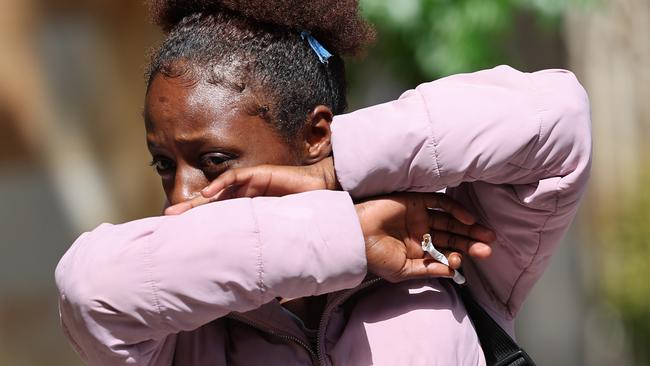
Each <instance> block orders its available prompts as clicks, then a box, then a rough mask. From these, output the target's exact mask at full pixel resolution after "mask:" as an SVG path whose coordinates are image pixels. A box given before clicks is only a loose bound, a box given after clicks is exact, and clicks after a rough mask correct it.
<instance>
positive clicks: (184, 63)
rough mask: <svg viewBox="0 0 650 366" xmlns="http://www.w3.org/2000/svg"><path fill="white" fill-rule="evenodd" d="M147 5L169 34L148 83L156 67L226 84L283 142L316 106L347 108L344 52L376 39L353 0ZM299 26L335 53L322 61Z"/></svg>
mask: <svg viewBox="0 0 650 366" xmlns="http://www.w3.org/2000/svg"><path fill="white" fill-rule="evenodd" d="M149 9H150V12H151V16H152V19H153V21H154V22H156V23H157V24H158V25H160V26H161V27H162V29H163V30H164V31H165V32H166V33H167V37H166V39H165V40H164V42H163V43H162V45H161V46H160V47H159V48H158V49H156V50H155V51H154V52H153V54H152V58H151V63H150V66H149V68H148V71H147V83H148V85H150V84H151V81H152V79H153V78H154V76H155V75H156V74H157V73H161V74H162V75H165V76H166V77H185V78H187V80H188V82H190V83H195V82H198V81H199V80H204V81H207V82H210V83H213V84H216V85H221V86H225V87H229V88H231V89H233V90H235V91H237V92H239V93H241V94H242V97H243V98H244V100H245V101H246V109H247V110H248V111H249V112H250V113H252V114H255V115H260V116H261V117H263V118H265V119H266V120H267V121H268V122H269V123H272V124H273V125H274V126H275V127H276V129H277V131H278V132H279V133H280V134H281V135H282V136H283V137H284V138H285V139H286V140H287V141H294V140H295V136H297V134H298V133H299V131H300V130H301V128H302V127H303V125H304V122H305V119H306V117H307V114H308V113H309V112H310V111H311V110H312V109H313V108H314V107H315V106H317V105H319V104H322V105H326V106H328V107H329V108H330V109H331V110H332V112H333V113H334V114H338V113H342V112H343V111H344V110H345V108H346V106H347V104H346V97H345V95H346V83H345V67H344V63H343V59H342V58H341V56H343V55H358V54H359V53H360V52H361V50H362V49H363V47H364V46H365V45H366V44H367V43H369V42H371V41H372V40H373V39H374V30H373V29H372V28H371V27H370V26H369V25H368V24H367V23H366V22H365V21H364V20H363V19H362V18H361V17H360V15H359V13H358V4H357V0H312V1H304V0H302V1H296V0H281V1H270V0H267V1H264V0H248V1H245V0H222V1H216V0H149ZM302 31H308V32H310V33H311V34H312V35H313V36H314V37H316V38H317V39H318V41H320V43H322V44H323V46H325V47H326V48H327V49H328V50H329V51H330V52H332V53H333V54H334V56H332V57H331V58H330V59H329V60H328V62H327V63H321V62H320V61H319V59H318V57H317V56H316V54H315V53H314V51H313V50H312V49H311V48H310V46H309V44H308V43H307V41H306V40H305V39H303V38H302V37H301V32H302Z"/></svg>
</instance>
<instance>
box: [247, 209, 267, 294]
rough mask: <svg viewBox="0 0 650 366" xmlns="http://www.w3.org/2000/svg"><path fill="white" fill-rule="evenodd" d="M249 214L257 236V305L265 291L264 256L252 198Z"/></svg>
mask: <svg viewBox="0 0 650 366" xmlns="http://www.w3.org/2000/svg"><path fill="white" fill-rule="evenodd" d="M251 216H252V218H253V224H254V227H255V231H254V234H255V237H256V238H257V243H256V245H255V251H256V252H257V261H256V263H255V268H256V270H257V281H256V282H257V289H258V290H259V291H260V298H259V305H260V306H261V305H262V304H264V293H265V292H266V285H265V284H264V257H263V256H262V249H263V248H262V245H263V244H262V230H261V229H260V225H259V220H258V218H257V215H256V212H255V205H254V199H251Z"/></svg>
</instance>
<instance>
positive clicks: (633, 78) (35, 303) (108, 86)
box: [0, 0, 650, 366]
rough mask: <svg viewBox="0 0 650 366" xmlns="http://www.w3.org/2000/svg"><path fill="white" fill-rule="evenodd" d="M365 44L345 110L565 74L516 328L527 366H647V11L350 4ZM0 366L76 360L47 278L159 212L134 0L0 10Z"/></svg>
mask: <svg viewBox="0 0 650 366" xmlns="http://www.w3.org/2000/svg"><path fill="white" fill-rule="evenodd" d="M361 5H362V9H363V12H364V13H365V15H366V16H367V17H368V19H370V21H371V22H373V23H374V24H375V25H376V26H377V29H378V32H379V39H378V42H377V43H376V45H374V46H373V47H372V48H371V49H370V50H369V51H368V54H367V56H366V57H365V58H364V59H362V60H350V62H349V79H350V82H351V90H350V104H351V109H356V108H359V107H363V106H367V105H371V104H375V103H378V102H384V101H388V100H391V99H394V98H396V97H397V96H399V94H400V93H401V92H402V91H404V90H406V89H409V88H411V87H413V86H415V85H417V84H418V83H420V82H424V81H429V80H433V79H436V78H439V77H442V76H445V75H448V74H451V73H458V72H470V71H475V70H478V69H481V68H488V67H493V66H495V65H498V64H503V63H505V64H510V65H512V66H514V67H517V68H519V69H521V70H525V71H534V70H538V69H542V68H569V69H571V70H572V71H574V72H575V73H576V75H577V76H578V79H579V80H580V81H581V82H582V83H583V85H584V86H585V88H586V89H587V91H588V93H589V95H590V98H591V103H592V114H593V135H594V140H595V144H594V146H595V153H594V167H593V175H592V181H591V184H590V187H589V192H588V196H587V198H586V199H585V201H584V203H583V205H582V208H581V210H580V212H579V216H578V218H577V219H576V220H575V222H574V223H573V226H572V229H571V232H570V233H569V235H568V236H567V239H566V240H565V245H563V246H562V249H561V251H560V252H559V253H558V255H556V256H555V258H554V260H553V262H552V264H551V267H550V268H549V270H548V271H547V273H546V275H545V276H544V278H543V279H542V281H541V283H539V285H538V286H537V287H536V289H535V290H534V292H533V294H532V295H531V297H530V300H529V301H528V302H527V304H526V306H525V307H524V309H523V311H522V313H521V315H520V317H519V320H518V324H517V326H518V337H519V340H520V342H521V343H522V344H523V345H524V347H525V348H526V349H527V350H528V351H529V353H530V354H531V355H532V356H533V358H534V359H535V360H536V361H537V362H538V364H539V365H595V366H599V365H624V366H625V365H650V351H649V350H650V276H648V274H647V273H646V272H645V270H646V269H648V266H647V265H646V262H647V261H649V260H650V190H649V189H648V188H650V161H649V160H648V159H647V158H646V156H647V153H648V152H649V151H650V150H649V149H650V148H648V145H647V144H646V143H645V142H644V141H645V139H646V138H648V137H650V134H649V132H650V1H649V0H574V1H571V0H494V1H491V0H400V1H395V0H393V1H391V0H361ZM0 6H1V8H0V9H1V10H0V365H12V366H14V365H30V366H31V365H80V364H81V363H80V361H79V359H78V358H77V356H76V355H75V354H74V353H73V352H72V351H71V348H70V347H69V345H68V343H67V341H66V340H65V339H64V337H63V335H62V333H61V331H60V328H59V324H58V312H57V306H56V295H55V289H54V284H53V282H54V281H53V272H54V268H55V266H56V263H57V261H58V259H59V258H60V257H61V255H62V254H63V253H64V252H65V250H66V248H67V247H68V246H69V245H70V243H72V241H73V240H74V239H75V238H76V237H77V236H78V235H79V234H80V233H81V232H83V231H86V230H89V229H92V228H93V227H95V226H96V225H98V224H99V223H101V222H105V221H108V222H114V223H116V222H123V221H127V220H133V219H137V218H141V217H145V216H152V215H156V214H158V213H159V212H160V208H161V205H162V202H163V198H162V197H163V195H162V190H161V189H160V187H159V182H158V178H157V175H156V174H155V172H154V171H153V169H151V168H150V167H148V164H147V163H148V161H149V159H150V157H149V155H148V153H147V150H146V146H145V143H144V128H143V124H142V120H141V115H140V114H141V110H142V100H143V95H144V87H145V85H144V78H143V73H144V68H145V65H146V62H147V53H148V50H149V49H150V48H151V47H152V46H153V45H155V44H156V43H157V42H160V40H161V37H162V35H161V34H160V33H159V31H158V30H157V29H156V28H155V27H154V26H152V25H150V24H149V23H148V22H147V20H146V11H145V6H144V5H143V4H142V1H132V0H131V1H127V0H120V1H117V0H83V1H82V0H47V1H44V0H1V1H0Z"/></svg>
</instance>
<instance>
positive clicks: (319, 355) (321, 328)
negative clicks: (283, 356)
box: [226, 278, 383, 366]
mask: <svg viewBox="0 0 650 366" xmlns="http://www.w3.org/2000/svg"><path fill="white" fill-rule="evenodd" d="M380 281H383V279H382V278H373V279H372V280H368V281H365V282H363V283H361V285H359V286H357V287H355V288H354V289H350V290H349V291H347V292H345V293H343V294H341V295H339V297H338V298H336V299H335V300H333V301H332V302H330V303H329V304H328V305H327V307H326V308H325V310H324V311H323V315H322V316H321V319H320V323H319V325H318V337H317V338H316V351H314V350H313V348H312V347H311V346H310V345H308V344H307V343H305V342H303V341H302V340H301V339H300V338H298V337H295V336H292V335H289V334H284V333H280V332H278V331H276V330H274V329H272V328H269V327H266V326H263V325H261V324H259V323H256V322H254V321H252V320H249V319H246V318H244V317H241V316H239V315H236V314H234V313H230V314H228V315H227V316H226V317H227V318H230V319H232V320H235V321H238V322H240V323H243V324H246V325H248V326H249V327H252V328H255V329H257V330H259V331H262V332H264V333H267V334H270V335H272V336H274V337H277V338H280V339H284V340H286V341H291V342H294V343H296V344H298V345H299V346H301V347H303V348H304V349H305V350H307V352H309V355H310V356H311V358H312V360H316V361H317V364H318V365H320V366H325V365H326V363H325V352H324V351H323V350H322V349H323V348H324V345H323V339H324V338H325V326H326V325H327V322H328V320H329V317H330V315H331V314H332V311H334V308H335V307H336V306H338V305H340V304H342V303H343V302H345V301H346V300H348V299H349V298H350V297H351V296H352V295H354V294H356V293H357V292H359V291H361V290H363V289H365V288H368V287H370V286H372V285H374V284H376V283H378V282H380Z"/></svg>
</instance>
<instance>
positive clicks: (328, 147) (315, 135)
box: [303, 105, 333, 165]
mask: <svg viewBox="0 0 650 366" xmlns="http://www.w3.org/2000/svg"><path fill="white" fill-rule="evenodd" d="M332 118H333V114H332V111H331V110H330V109H329V108H328V107H326V106H324V105H317V106H316V107H314V109H312V111H311V112H309V114H308V115H307V123H306V124H305V129H304V133H303V144H304V147H305V150H304V151H305V154H304V159H303V164H305V165H309V164H314V163H317V162H319V161H321V160H323V159H325V158H326V157H328V156H330V155H331V154H332V130H331V129H330V124H331V123H332Z"/></svg>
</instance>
